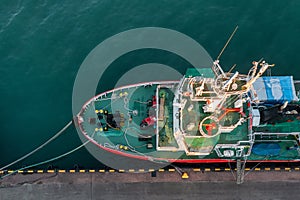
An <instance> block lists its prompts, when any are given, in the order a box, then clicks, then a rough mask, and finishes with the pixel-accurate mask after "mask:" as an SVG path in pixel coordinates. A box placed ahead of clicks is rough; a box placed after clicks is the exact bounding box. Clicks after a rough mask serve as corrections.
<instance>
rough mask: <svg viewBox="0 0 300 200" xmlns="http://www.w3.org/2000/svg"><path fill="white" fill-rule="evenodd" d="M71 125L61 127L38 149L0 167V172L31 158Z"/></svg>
mask: <svg viewBox="0 0 300 200" xmlns="http://www.w3.org/2000/svg"><path fill="white" fill-rule="evenodd" d="M71 124H72V121H70V122H69V123H68V124H67V125H66V126H65V127H63V128H62V129H61V130H60V131H59V132H58V133H56V134H55V135H54V136H53V137H51V138H50V139H49V140H47V141H46V142H45V143H44V144H42V145H40V146H39V147H37V148H36V149H34V150H33V151H31V152H30V153H28V154H26V155H24V156H22V157H21V158H19V159H17V160H15V161H13V162H12V163H10V164H7V165H5V166H4V167H1V168H0V170H4V169H6V168H7V167H10V166H12V165H14V164H16V163H17V162H20V161H21V160H24V159H25V158H27V157H29V156H31V155H32V154H34V153H35V152H37V151H38V150H40V149H41V148H43V147H44V146H46V145H47V144H49V143H50V142H51V141H53V140H55V139H56V138H57V137H58V136H59V135H61V134H62V133H63V132H64V131H65V130H66V129H67V128H68V127H69V126H70V125H71Z"/></svg>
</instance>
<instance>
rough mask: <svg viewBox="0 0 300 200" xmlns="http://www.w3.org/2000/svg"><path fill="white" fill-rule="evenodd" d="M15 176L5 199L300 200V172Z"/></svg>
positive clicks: (1, 184) (5, 187)
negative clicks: (237, 177)
mask: <svg viewBox="0 0 300 200" xmlns="http://www.w3.org/2000/svg"><path fill="white" fill-rule="evenodd" d="M187 173H188V175H189V178H188V179H182V178H181V176H180V175H179V174H178V173H177V172H157V173H156V177H153V176H151V173H118V172H115V173H109V172H105V173H97V172H96V173H45V174H28V175H22V174H16V175H13V176H9V177H7V178H5V179H2V180H0V199H1V200H6V199H19V200H22V199H43V200H47V199H56V200H60V199H72V200H77V199H78V200H79V199H121V200H123V199H124V200H127V199H144V200H146V199H151V200H156V199H188V198H194V199H199V198H201V199H206V198H207V199H208V198H209V199H210V200H213V199H230V200H232V199H251V200H252V199H256V200H257V199H287V198H293V199H298V189H299V184H300V173H299V172H297V171H253V172H251V173H249V174H248V175H247V176H246V177H245V182H244V183H243V184H241V185H237V184H236V182H235V179H234V177H233V174H232V173H231V172H195V171H193V170H190V171H187Z"/></svg>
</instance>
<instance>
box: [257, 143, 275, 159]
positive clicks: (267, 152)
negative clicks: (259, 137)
mask: <svg viewBox="0 0 300 200" xmlns="http://www.w3.org/2000/svg"><path fill="white" fill-rule="evenodd" d="M279 152H280V146H279V144H277V143H259V144H254V145H253V147H252V153H254V154H256V155H260V156H278V155H279Z"/></svg>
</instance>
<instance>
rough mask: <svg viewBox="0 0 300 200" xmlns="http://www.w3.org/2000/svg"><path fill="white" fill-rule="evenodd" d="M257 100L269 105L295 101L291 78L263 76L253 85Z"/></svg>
mask: <svg viewBox="0 0 300 200" xmlns="http://www.w3.org/2000/svg"><path fill="white" fill-rule="evenodd" d="M253 87H254V90H255V92H256V95H257V97H255V98H256V99H257V100H260V101H264V102H269V103H283V102H285V101H288V102H291V101H297V100H298V98H297V96H296V92H295V86H294V82H293V77H292V76H264V77H260V78H259V79H257V80H256V81H255V82H254V83H253Z"/></svg>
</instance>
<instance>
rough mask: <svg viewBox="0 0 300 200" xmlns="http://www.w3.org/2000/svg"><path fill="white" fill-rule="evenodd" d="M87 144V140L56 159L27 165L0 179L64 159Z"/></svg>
mask: <svg viewBox="0 0 300 200" xmlns="http://www.w3.org/2000/svg"><path fill="white" fill-rule="evenodd" d="M89 142H90V141H89V140H88V141H86V142H85V143H83V144H81V145H79V146H78V147H76V148H75V149H72V150H71V151H68V152H66V153H64V154H62V155H59V156H56V157H54V158H51V159H49V160H45V161H42V162H39V163H36V164H32V165H29V166H26V167H22V168H20V169H17V170H15V171H13V172H11V173H9V174H6V175H4V176H2V177H1V178H5V177H7V176H10V175H13V174H15V173H17V172H18V171H22V170H25V169H28V168H32V167H36V166H38V165H43V164H46V163H49V162H52V161H54V160H58V159H60V158H62V157H64V156H67V155H69V154H71V153H73V152H75V151H77V150H78V149H80V148H81V147H83V146H85V145H86V144H87V143H89Z"/></svg>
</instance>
